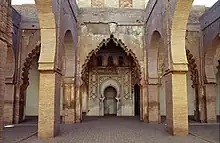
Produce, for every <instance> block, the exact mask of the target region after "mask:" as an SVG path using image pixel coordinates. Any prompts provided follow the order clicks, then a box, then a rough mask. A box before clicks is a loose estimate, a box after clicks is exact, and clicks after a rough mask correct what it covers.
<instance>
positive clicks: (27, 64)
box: [19, 42, 41, 121]
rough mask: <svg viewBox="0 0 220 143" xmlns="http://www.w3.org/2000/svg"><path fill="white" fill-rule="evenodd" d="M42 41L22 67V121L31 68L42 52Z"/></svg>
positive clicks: (20, 103) (20, 110)
mask: <svg viewBox="0 0 220 143" xmlns="http://www.w3.org/2000/svg"><path fill="white" fill-rule="evenodd" d="M40 48H41V43H40V42H38V43H37V45H36V47H35V48H34V49H33V50H32V51H31V53H29V54H28V57H27V58H26V59H25V63H24V64H23V68H22V78H21V79H22V84H21V86H20V99H19V105H20V106H19V108H20V109H19V112H20V113H19V115H20V116H19V117H20V119H19V120H20V121H22V120H23V119H22V117H23V115H24V106H25V100H26V90H27V87H28V85H29V77H28V75H29V70H30V69H31V65H32V61H33V60H34V59H35V58H37V57H38V56H39V54H40Z"/></svg>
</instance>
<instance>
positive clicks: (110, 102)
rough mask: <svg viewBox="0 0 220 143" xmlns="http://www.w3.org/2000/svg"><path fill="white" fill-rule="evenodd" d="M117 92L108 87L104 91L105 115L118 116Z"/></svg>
mask: <svg viewBox="0 0 220 143" xmlns="http://www.w3.org/2000/svg"><path fill="white" fill-rule="evenodd" d="M116 96H117V91H116V89H115V88H114V87H112V86H108V87H107V88H106V89H105V90H104V98H105V99H104V115H105V116H109V115H110V116H112V115H113V116H117V100H116Z"/></svg>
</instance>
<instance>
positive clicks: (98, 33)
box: [79, 8, 145, 69]
mask: <svg viewBox="0 0 220 143" xmlns="http://www.w3.org/2000/svg"><path fill="white" fill-rule="evenodd" d="M114 10H115V9H110V8H106V9H102V10H101V9H96V10H94V9H88V8H86V9H80V25H79V61H80V69H81V67H82V65H83V64H84V62H85V60H86V58H87V56H88V54H89V53H90V52H91V51H92V50H94V49H96V48H97V46H98V45H99V44H100V43H101V42H102V40H103V39H107V38H109V37H110V34H113V35H114V37H115V38H117V39H121V40H122V42H123V43H124V44H125V45H126V46H127V48H128V49H131V50H132V51H133V52H134V53H135V56H136V57H137V59H138V61H139V64H140V65H141V66H143V61H144V54H143V50H144V38H143V36H144V32H145V31H144V25H143V23H141V22H139V21H138V20H137V19H140V20H141V19H142V14H143V11H141V10H125V11H122V10H116V11H114ZM85 41H86V42H85Z"/></svg>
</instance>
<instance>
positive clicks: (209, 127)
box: [189, 124, 220, 143]
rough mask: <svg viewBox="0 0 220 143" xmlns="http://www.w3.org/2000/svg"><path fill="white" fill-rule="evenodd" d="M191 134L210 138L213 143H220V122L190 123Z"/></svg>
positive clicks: (205, 138)
mask: <svg viewBox="0 0 220 143" xmlns="http://www.w3.org/2000/svg"><path fill="white" fill-rule="evenodd" d="M189 129H190V134H192V135H194V136H196V137H199V138H202V139H204V140H208V141H210V142H212V143H220V131H219V130H220V124H202V125H199V124H197V125H190V127H189Z"/></svg>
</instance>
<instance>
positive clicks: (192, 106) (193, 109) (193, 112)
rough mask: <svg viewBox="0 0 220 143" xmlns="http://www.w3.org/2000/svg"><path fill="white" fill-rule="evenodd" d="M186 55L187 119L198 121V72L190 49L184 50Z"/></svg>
mask: <svg viewBox="0 0 220 143" xmlns="http://www.w3.org/2000/svg"><path fill="white" fill-rule="evenodd" d="M186 56H187V60H188V68H189V71H188V73H187V95H188V116H189V121H197V122H200V111H199V73H198V66H197V64H196V60H195V58H194V57H193V55H192V54H191V53H190V50H188V49H187V50H186Z"/></svg>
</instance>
